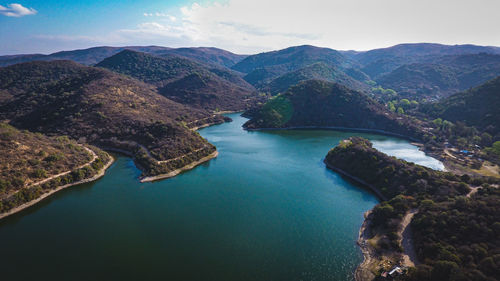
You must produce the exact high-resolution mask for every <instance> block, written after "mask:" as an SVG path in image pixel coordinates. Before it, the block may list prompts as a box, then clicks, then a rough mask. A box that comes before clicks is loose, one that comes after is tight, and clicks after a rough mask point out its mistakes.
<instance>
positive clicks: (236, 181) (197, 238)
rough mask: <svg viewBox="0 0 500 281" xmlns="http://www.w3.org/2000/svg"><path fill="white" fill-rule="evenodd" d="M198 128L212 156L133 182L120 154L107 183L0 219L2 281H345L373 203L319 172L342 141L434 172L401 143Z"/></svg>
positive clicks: (330, 134) (230, 126) (234, 125)
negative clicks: (162, 176)
mask: <svg viewBox="0 0 500 281" xmlns="http://www.w3.org/2000/svg"><path fill="white" fill-rule="evenodd" d="M229 116H230V117H231V118H233V119H234V121H233V122H231V123H225V124H221V125H217V126H212V127H208V128H204V129H202V130H200V131H199V132H200V134H201V135H202V136H204V137H205V138H207V139H208V140H209V141H210V142H211V143H213V144H214V145H216V146H217V148H218V151H219V156H218V157H217V158H216V159H213V160H211V161H209V162H207V163H205V164H202V165H200V166H198V167H196V168H195V169H193V170H191V171H187V172H185V173H182V174H181V175H179V176H177V177H174V178H171V179H167V180H162V181H158V182H153V183H140V182H139V181H138V179H137V178H138V176H139V175H140V171H139V170H138V169H137V168H136V167H135V166H134V164H133V162H132V160H131V159H130V158H128V157H124V156H118V157H117V159H116V162H115V163H114V164H113V165H112V166H111V167H110V168H109V170H108V171H107V172H106V175H105V176H104V177H103V178H102V179H100V180H98V181H96V182H93V183H90V184H84V185H80V186H76V187H71V188H69V189H66V190H63V191H61V192H59V193H57V194H55V195H53V196H51V197H50V198H49V199H46V200H44V201H42V202H40V203H39V204H37V205H35V206H33V207H31V208H28V209H26V210H24V211H22V212H20V213H18V214H15V215H13V216H10V217H7V218H6V219H3V220H2V221H0V249H1V252H0V275H1V276H2V280H9V281H13V280H160V279H161V280H199V281H202V280H217V281H223V280H231V281H232V280H256V281H257V280H258V281H265V280H286V281H293V280H339V281H343V280H353V272H354V269H355V268H356V266H357V265H358V264H359V263H360V262H361V260H362V255H361V252H360V250H359V248H358V247H357V245H356V239H357V236H358V231H359V228H360V226H361V224H362V222H363V213H364V212H365V211H367V210H369V209H371V208H372V207H373V206H374V205H375V204H376V203H377V199H376V198H375V196H374V195H373V194H371V193H370V192H368V191H367V190H365V189H363V188H360V187H357V186H356V185H354V184H353V183H352V182H350V181H348V180H346V179H344V178H342V177H341V176H339V175H338V174H336V173H334V172H332V171H330V170H328V169H326V168H325V165H324V164H323V162H322V161H323V158H324V156H325V155H326V153H327V152H328V150H329V149H330V148H332V147H333V146H335V145H336V144H338V142H339V141H340V140H341V139H344V138H347V137H349V136H351V135H357V136H363V137H366V138H368V139H370V140H371V141H372V142H373V143H374V146H375V147H376V148H378V149H380V150H382V151H383V152H385V153H388V154H390V155H394V156H397V157H401V158H404V159H407V160H410V161H414V162H416V163H420V164H423V165H426V166H429V167H432V168H437V169H442V164H441V163H440V162H438V161H437V160H435V159H433V158H430V157H427V156H425V155H424V154H423V153H422V152H421V151H419V150H418V149H417V147H415V146H412V145H410V144H409V142H408V141H406V140H401V139H397V138H393V137H387V136H380V135H374V134H366V133H349V132H338V131H332V130H288V131H287V130H278V131H252V132H247V131H244V130H243V129H242V128H241V125H242V124H243V123H244V122H245V120H246V119H245V118H243V117H240V116H239V115H238V114H230V115H229Z"/></svg>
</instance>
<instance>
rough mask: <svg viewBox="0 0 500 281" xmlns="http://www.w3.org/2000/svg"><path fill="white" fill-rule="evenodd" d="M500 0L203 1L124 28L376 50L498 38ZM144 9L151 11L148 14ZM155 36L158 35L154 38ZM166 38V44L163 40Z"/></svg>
mask: <svg viewBox="0 0 500 281" xmlns="http://www.w3.org/2000/svg"><path fill="white" fill-rule="evenodd" d="M498 10H500V1H494V0H476V1H468V0H440V1H435V0H419V1H413V0H377V1H373V0H350V1H345V0H308V1H303V0H289V1H286V2H283V1H282V0H252V1H248V0H225V1H224V2H222V3H219V2H213V1H211V2H208V1H204V2H203V4H198V3H194V4H192V5H190V6H185V7H182V8H180V9H179V10H178V11H176V12H175V11H169V14H166V13H149V14H147V15H148V16H155V17H159V18H161V17H167V18H168V17H170V15H175V16H171V17H173V18H175V20H170V21H161V20H160V19H159V20H158V21H157V22H158V23H160V24H161V25H162V26H163V28H158V27H157V26H151V25H150V26H148V27H147V28H146V26H139V27H138V28H137V29H136V30H126V31H124V33H127V34H131V33H135V34H136V35H137V33H138V32H141V33H142V35H141V37H142V38H150V39H151V40H156V42H158V44H160V43H162V42H166V43H167V44H168V42H167V41H166V39H167V38H171V37H176V38H179V37H183V38H185V41H184V44H185V45H210V46H217V47H221V48H226V49H229V50H232V51H236V52H256V51H264V50H271V49H279V48H284V47H287V46H291V45H300V44H312V45H318V46H325V47H331V48H336V49H371V48H377V47H383V46H389V45H393V44H398V43H403V42H424V41H425V42H438V43H447V44H460V43H475V44H486V45H487V44H493V45H494V44H496V45H500V30H499V29H495V28H493V27H494V26H500V17H498V16H497V15H496V11H498ZM145 15H146V14H145ZM153 36H154V37H153ZM164 44H165V43H164Z"/></svg>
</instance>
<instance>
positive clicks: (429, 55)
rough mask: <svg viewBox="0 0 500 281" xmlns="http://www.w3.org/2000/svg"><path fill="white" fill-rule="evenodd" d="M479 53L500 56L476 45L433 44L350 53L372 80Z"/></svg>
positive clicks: (497, 49) (496, 52) (399, 46)
mask: <svg viewBox="0 0 500 281" xmlns="http://www.w3.org/2000/svg"><path fill="white" fill-rule="evenodd" d="M478 53H490V54H500V48H499V47H488V46H476V45H453V46H452V45H441V44H433V43H415V44H399V45H395V46H392V47H389V48H382V49H375V50H370V51H366V52H359V53H350V57H351V58H352V59H354V60H356V61H357V62H359V63H360V64H361V65H363V68H362V70H363V72H365V73H366V74H368V75H370V76H371V77H372V78H377V77H378V76H380V75H382V74H384V73H388V72H391V71H392V70H394V69H396V68H398V67H400V66H402V65H404V64H412V63H421V62H427V63H429V62H432V60H433V59H435V58H438V57H442V56H446V55H464V54H478Z"/></svg>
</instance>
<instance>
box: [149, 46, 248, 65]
mask: <svg viewBox="0 0 500 281" xmlns="http://www.w3.org/2000/svg"><path fill="white" fill-rule="evenodd" d="M146 53H147V52H146ZM156 54H172V55H179V56H183V57H186V58H190V59H194V60H196V61H198V62H201V63H206V64H212V65H216V66H224V67H228V68H230V67H232V66H233V65H235V64H237V63H238V62H240V61H241V60H243V59H244V58H246V57H247V56H246V55H237V54H233V53H231V52H228V51H226V50H222V49H217V48H208V47H198V48H175V49H168V50H166V51H162V52H156Z"/></svg>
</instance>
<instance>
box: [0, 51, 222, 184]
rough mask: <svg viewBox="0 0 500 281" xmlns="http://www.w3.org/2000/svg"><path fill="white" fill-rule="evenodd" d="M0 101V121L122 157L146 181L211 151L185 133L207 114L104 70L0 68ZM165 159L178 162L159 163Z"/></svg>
mask: <svg viewBox="0 0 500 281" xmlns="http://www.w3.org/2000/svg"><path fill="white" fill-rule="evenodd" d="M0 97H1V98H0V120H8V121H9V122H10V124H11V125H14V126H16V127H18V128H23V129H29V130H32V131H36V132H43V133H46V134H51V135H68V136H71V138H74V139H78V140H80V141H81V142H83V143H90V144H96V145H99V146H101V147H106V148H111V149H119V150H121V151H124V152H126V153H128V154H130V155H133V156H134V157H135V160H136V163H137V164H138V165H139V166H140V167H141V169H142V170H143V172H144V174H145V175H154V174H159V173H165V172H168V171H170V170H172V169H177V168H179V167H182V166H185V165H186V164H188V163H190V162H192V161H196V160H198V159H200V158H202V157H204V156H206V155H209V154H211V153H212V152H213V151H214V150H215V148H214V147H213V146H212V145H211V144H209V143H208V142H207V141H206V140H204V139H203V138H201V137H200V136H199V135H198V134H197V133H195V132H192V131H191V130H189V129H188V128H187V126H189V125H190V124H191V123H194V122H196V121H197V120H200V119H206V118H212V117H211V115H210V114H207V113H206V112H204V111H200V110H196V109H193V108H189V107H186V106H184V105H181V104H179V103H176V102H174V101H172V100H169V99H167V98H165V97H164V96H162V95H159V94H158V93H157V92H156V89H155V88H154V87H153V86H149V85H147V84H144V83H142V82H139V81H137V80H135V79H131V78H128V77H125V76H122V75H119V74H116V73H113V72H111V71H108V70H104V69H101V68H95V67H86V66H82V65H79V64H77V63H74V62H70V61H53V62H31V63H23V64H17V65H13V66H9V67H4V68H0ZM212 121H214V120H212ZM169 159H176V160H175V161H165V162H158V161H162V160H169Z"/></svg>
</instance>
